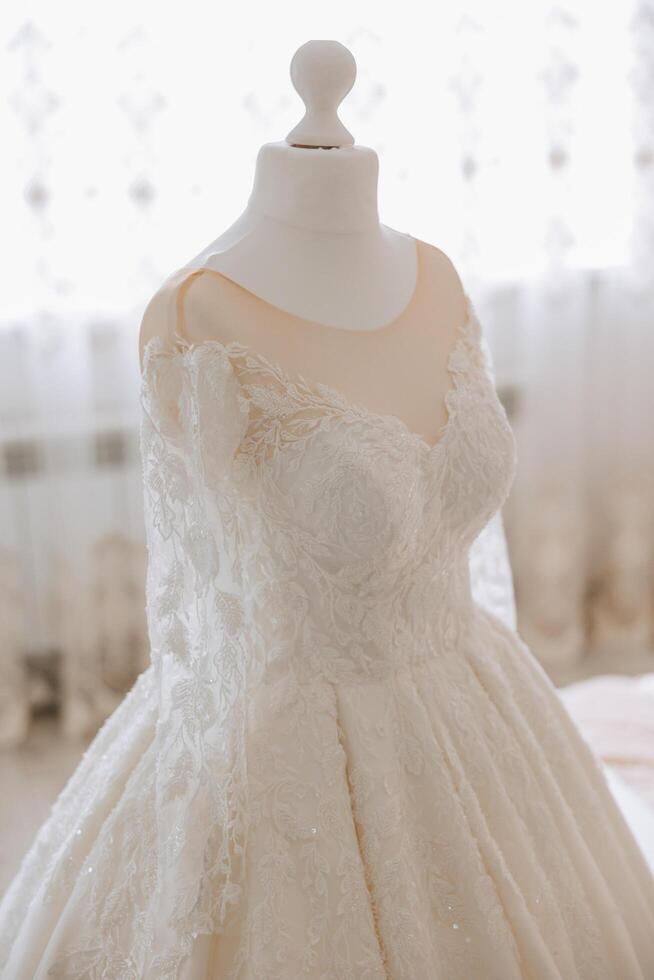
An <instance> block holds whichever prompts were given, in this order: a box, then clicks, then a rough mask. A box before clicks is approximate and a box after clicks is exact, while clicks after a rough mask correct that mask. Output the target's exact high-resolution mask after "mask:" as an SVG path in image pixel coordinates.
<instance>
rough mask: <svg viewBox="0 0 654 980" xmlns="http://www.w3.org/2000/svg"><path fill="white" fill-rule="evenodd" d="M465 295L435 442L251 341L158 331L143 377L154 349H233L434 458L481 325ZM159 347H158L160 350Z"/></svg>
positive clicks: (168, 353) (168, 352) (178, 352)
mask: <svg viewBox="0 0 654 980" xmlns="http://www.w3.org/2000/svg"><path fill="white" fill-rule="evenodd" d="M198 271H201V270H198ZM463 297H464V302H465V309H466V315H465V318H464V321H463V323H462V324H461V325H460V326H459V327H458V329H457V338H456V341H455V343H454V344H453V346H452V348H451V350H450V352H449V354H448V357H447V374H448V375H449V377H450V379H451V382H450V387H449V388H448V390H447V391H446V392H445V394H444V396H443V404H444V407H445V412H446V419H445V422H444V423H443V425H442V426H441V429H440V432H439V433H438V436H437V438H436V440H435V442H433V443H432V442H429V441H428V440H427V439H426V438H425V437H424V436H422V435H420V433H418V432H415V431H414V430H413V429H411V428H410V427H409V425H408V424H407V423H406V422H405V421H404V419H402V418H401V417H400V416H399V415H395V414H393V413H383V412H378V411H375V410H374V409H372V408H368V407H367V406H365V405H362V404H360V403H358V402H356V401H353V400H352V399H350V398H349V396H348V395H346V394H345V392H343V391H342V390H341V389H340V388H337V387H334V386H333V385H330V384H326V383H324V382H322V381H311V380H308V379H307V378H306V377H305V376H304V375H303V374H301V373H300V372H290V371H287V370H286V368H284V367H283V366H282V364H281V363H279V362H277V361H275V360H272V359H270V358H268V357H267V356H266V355H265V354H263V353H261V352H260V351H258V350H257V349H256V348H254V347H251V346H250V345H249V344H243V343H241V342H240V341H238V340H228V341H223V340H219V339H217V338H215V337H212V338H205V339H203V340H198V341H190V340H187V338H186V337H184V336H182V335H181V334H180V333H179V332H178V331H177V330H174V331H173V332H172V339H173V340H174V342H175V344H176V346H175V348H173V349H170V348H166V347H165V346H164V340H163V338H162V337H161V336H159V335H154V336H152V337H150V339H149V340H148V341H147V343H146V345H145V349H144V359H143V371H142V379H143V380H145V378H146V376H147V369H148V365H149V363H150V360H151V358H152V355H153V353H154V352H156V353H158V354H160V355H163V356H164V357H171V358H174V357H178V356H181V357H182V358H183V357H185V356H187V355H189V354H192V353H194V352H198V351H202V350H206V349H208V350H217V351H220V352H222V353H224V354H225V355H226V356H227V357H229V354H230V352H234V353H237V354H239V353H240V354H242V355H245V356H247V357H250V358H252V359H253V360H254V361H255V362H257V363H258V364H259V365H261V366H262V368H263V370H264V371H267V372H269V373H271V374H272V375H273V377H277V379H278V380H279V381H280V382H281V383H282V385H283V386H284V388H286V389H288V388H293V387H295V388H297V387H298V386H299V387H303V388H304V389H305V391H306V392H309V393H313V394H314V395H315V394H318V395H321V396H322V397H323V398H326V399H327V400H328V401H330V402H331V403H332V407H334V408H336V409H337V410H338V411H340V412H341V413H342V414H345V413H347V412H352V413H354V414H355V415H357V416H358V417H359V418H362V419H365V420H367V421H369V422H372V423H375V424H378V425H379V424H381V425H384V426H393V427H394V428H395V429H396V431H399V432H400V433H401V434H402V435H403V437H404V438H406V439H408V440H409V441H410V442H411V443H413V444H415V445H417V446H418V448H419V449H421V450H422V451H423V452H424V453H425V454H426V456H427V457H428V458H430V459H433V458H434V457H436V456H438V455H440V453H441V451H442V450H443V448H444V443H445V440H446V438H447V437H448V436H449V434H450V431H451V429H452V426H453V423H454V418H455V405H454V403H455V399H456V397H457V395H458V394H459V392H460V391H461V371H460V370H459V369H457V360H459V359H460V356H461V354H462V353H463V352H464V351H465V349H466V345H467V343H468V342H469V339H470V334H471V331H472V329H473V327H475V326H476V325H478V322H479V321H478V318H477V314H476V311H475V309H474V306H473V303H472V300H471V299H470V297H469V295H468V293H467V292H466V291H465V289H464V291H463ZM157 348H158V350H156V349H157Z"/></svg>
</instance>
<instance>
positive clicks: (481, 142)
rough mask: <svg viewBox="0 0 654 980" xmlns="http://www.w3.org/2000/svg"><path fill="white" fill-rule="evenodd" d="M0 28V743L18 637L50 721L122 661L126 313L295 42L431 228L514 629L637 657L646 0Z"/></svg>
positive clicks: (172, 252)
mask: <svg viewBox="0 0 654 980" xmlns="http://www.w3.org/2000/svg"><path fill="white" fill-rule="evenodd" d="M327 6H328V7H329V9H328V10H327ZM0 31H1V34H2V41H3V48H4V57H3V59H2V62H1V66H0V72H1V73H2V84H3V89H4V91H5V92H7V93H8V98H7V99H6V100H5V102H4V103H3V104H2V106H0V127H1V130H2V133H3V147H4V149H3V154H2V162H1V163H0V167H1V168H2V178H3V179H2V181H1V182H0V208H1V211H2V214H3V216H4V222H3V225H4V231H3V234H2V237H1V239H0V249H1V250H2V252H1V254H0V259H1V260H2V265H3V269H4V271H5V275H4V277H3V293H2V299H1V300H0V460H1V462H0V466H1V467H2V481H1V484H0V574H1V575H2V576H3V580H4V582H5V583H6V588H5V589H4V598H3V606H4V613H3V616H2V617H1V623H2V625H1V626H0V630H2V637H0V643H1V645H2V648H3V651H4V657H3V659H2V661H1V663H2V664H3V670H4V673H5V676H4V680H3V681H2V682H0V687H3V689H4V691H5V693H7V692H10V691H11V694H10V695H7V703H10V704H11V713H8V712H5V717H6V718H9V717H10V715H11V719H12V720H11V722H10V723H8V730H9V729H10V735H8V736H7V737H11V738H14V737H18V736H17V735H16V733H18V732H21V731H24V727H25V724H26V717H27V709H26V708H25V703H26V702H25V697H23V696H22V695H21V696H20V697H19V696H17V693H16V692H17V691H18V690H19V689H20V690H22V691H23V693H24V692H25V690H26V687H25V682H24V676H25V675H24V672H23V666H22V665H23V659H24V654H25V652H27V653H28V654H29V655H30V656H31V657H32V674H34V672H36V673H37V674H38V672H39V670H40V669H41V666H40V665H42V664H44V663H47V662H48V661H47V658H48V656H50V657H52V656H53V655H60V656H61V655H63V663H64V665H65V666H64V668H63V669H62V668H61V665H59V668H57V669H58V670H59V673H60V674H61V676H63V677H64V678H65V683H64V692H65V695H64V698H65V701H66V704H67V705H68V707H69V711H68V713H67V714H66V715H65V717H66V718H67V725H68V727H69V729H70V731H71V732H75V731H78V730H81V729H83V728H84V726H86V725H88V724H91V723H93V721H94V719H97V717H99V716H101V715H102V714H103V713H106V712H107V711H108V710H109V707H110V705H111V704H112V703H113V701H114V700H115V697H118V696H119V693H120V691H121V690H123V689H124V687H125V686H126V685H127V684H128V683H129V682H130V678H131V677H132V676H134V673H135V672H136V671H137V670H138V669H139V665H140V664H142V662H143V657H144V656H147V650H145V651H144V644H145V643H146V641H145V639H144V635H143V628H142V621H141V620H140V618H139V615H140V614H139V610H140V609H141V602H142V599H141V592H140V587H139V568H140V567H141V566H140V564H139V563H140V562H142V550H139V549H142V544H141V542H142V532H141V501H140V493H141V490H140V469H139V463H138V446H137V424H138V358H137V333H138V326H139V322H140V316H141V313H142V311H143V308H144V306H145V304H146V302H147V300H148V299H149V298H150V296H151V294H152V293H153V291H154V290H155V289H156V288H157V287H158V285H159V284H160V282H161V281H162V279H163V278H164V277H165V276H166V275H168V274H169V273H170V272H171V271H173V270H174V269H176V268H178V267H179V266H180V265H182V264H183V263H184V262H185V261H187V259H188V258H190V257H191V256H192V255H194V254H196V253H197V252H198V251H199V250H200V248H202V247H203V246H204V245H205V244H206V243H208V242H209V241H210V240H212V239H213V238H215V237H216V236H217V235H218V234H219V233H220V232H221V231H222V230H223V229H224V228H226V227H227V226H228V225H229V224H230V223H231V222H232V221H233V220H234V219H235V218H236V217H237V215H238V214H239V213H240V211H241V210H242V208H243V206H244V205H245V202H246V200H247V196H248V194H249V191H250V187H251V180H252V175H253V170H254V161H255V157H256V153H257V150H258V148H259V146H260V145H261V144H262V143H264V142H269V141H273V140H281V139H283V138H284V136H285V134H286V133H287V132H288V131H289V130H290V129H291V128H292V126H293V125H294V124H295V123H296V122H297V120H298V118H299V115H300V114H301V104H300V101H299V99H298V97H297V96H296V94H295V92H294V90H293V89H292V86H291V84H290V79H289V76H288V66H289V62H290V59H291V57H292V55H293V52H294V51H295V49H296V48H297V47H298V46H299V45H300V44H301V43H303V42H304V41H306V40H307V39H309V38H312V37H334V38H338V39H339V40H341V41H342V42H343V43H345V44H346V45H347V46H348V47H349V48H350V49H351V50H352V52H353V54H354V55H355V57H356V59H357V62H358V78H357V82H356V84H355V87H354V89H353V91H352V92H351V94H350V95H349V96H348V98H347V100H346V102H345V103H344V105H343V107H342V116H343V119H344V122H345V124H346V125H347V126H348V128H349V129H350V130H351V131H352V132H353V133H354V135H355V139H356V141H357V142H358V143H361V144H365V145H368V146H372V147H374V148H375V149H376V150H377V152H378V154H379V157H380V188H379V197H380V213H381V219H382V220H383V221H384V223H386V224H388V225H391V226H393V227H395V228H398V229H400V230H403V231H410V232H411V233H412V234H414V235H416V236H417V237H420V238H423V239H426V240H428V241H431V242H432V243H434V244H436V245H438V246H439V247H440V248H442V249H443V250H444V251H445V252H447V254H448V255H449V256H450V257H451V258H452V260H453V261H454V263H455V265H456V266H457V268H458V270H459V272H460V275H461V277H462V279H463V280H464V283H465V285H466V288H467V290H468V292H469V293H470V294H471V296H472V297H473V301H474V302H475V305H476V307H477V309H478V311H479V312H480V315H481V316H482V319H483V321H484V324H485V328H486V332H487V335H488V338H489V342H490V345H491V349H492V352H493V356H494V362H495V369H496V375H497V379H498V386H499V388H500V393H501V395H502V397H503V398H504V399H505V402H506V405H507V408H508V409H509V411H510V414H511V418H512V421H513V424H514V427H515V430H516V435H517V437H518V449H519V467H518V475H517V480H516V485H515V488H514V491H513V493H512V495H511V498H510V500H509V503H508V505H507V508H506V514H505V521H506V525H507V530H508V534H509V545H510V551H511V557H512V561H513V568H514V577H515V585H516V592H517V598H518V612H519V627H520V629H521V632H523V634H524V636H525V638H526V639H527V641H528V642H530V643H531V644H532V647H533V649H534V651H535V652H536V653H537V655H538V656H540V657H541V658H542V660H543V662H544V663H545V664H546V666H548V668H549V669H550V670H552V672H553V673H556V672H558V673H559V674H561V676H563V675H564V674H565V672H566V671H568V670H573V669H577V668H578V667H579V664H583V665H584V667H583V669H585V670H586V669H587V670H593V669H594V667H593V664H595V666H597V665H599V664H600V662H601V663H603V664H604V663H606V662H609V663H610V664H611V665H612V666H613V667H616V668H617V669H621V668H623V667H624V665H625V663H626V662H627V660H628V659H629V658H631V659H629V663H630V664H631V665H632V666H634V665H637V666H634V669H640V666H642V665H643V664H648V663H649V660H648V655H647V650H648V649H650V648H651V646H652V604H653V600H652V596H653V594H654V588H653V585H652V558H653V546H652V541H653V534H652V510H653V509H654V504H653V503H652V501H654V494H653V493H652V489H653V487H652V484H653V483H654V460H653V455H654V453H653V449H652V438H651V430H652V420H653V419H654V411H653V409H654V404H653V400H654V398H653V395H652V391H653V386H652V382H651V379H652V375H653V368H654V350H653V348H654V339H653V337H654V332H653V331H652V318H653V315H654V314H653V311H654V296H653V295H652V293H653V281H654V278H653V276H652V258H653V255H652V253H653V252H654V221H653V216H654V203H653V202H654V193H653V191H654V110H653V109H652V105H653V104H654V102H653V100H652V92H653V89H654V2H652V0H633V2H624V3H612V4H604V5H598V4H591V3H590V2H582V0H564V2H560V3H554V2H548V0H536V2H534V3H531V4H520V3H517V2H509V0H497V2H496V3H494V4H488V3H484V2H482V0H477V2H473V0H461V2H453V3H451V4H447V5H442V7H429V8H427V7H425V5H424V4H422V3H419V2H417V0H409V2H407V3H404V4H402V7H401V10H400V11H398V9H397V7H393V8H392V13H391V10H390V8H385V7H384V5H382V6H381V7H380V6H379V5H378V4H375V3H372V2H362V3H358V4H355V5H352V4H349V3H348V4H346V3H345V2H342V0H338V2H332V3H330V4H329V5H325V11H324V13H323V14H322V15H321V14H320V13H318V14H316V11H315V9H311V10H310V11H309V10H308V9H302V8H300V7H299V5H294V4H291V3H284V2H280V3H277V4H275V5H274V8H273V7H272V6H264V5H257V6H256V7H255V8H251V7H248V6H247V5H245V6H242V7H236V8H232V9H230V12H229V18H228V19H227V17H226V14H225V12H224V11H222V10H220V9H219V8H218V7H217V6H216V5H213V4H209V3H201V2H198V0H190V2H189V3H187V4H186V5H185V6H184V8H183V10H182V9H181V8H179V6H175V8H174V9H173V8H170V9H169V8H166V6H165V5H162V4H156V5H155V4H149V3H144V2H140V0H136V2H133V3H130V4H129V5H127V4H120V3H119V4H115V5H112V6H111V7H109V6H105V7H103V8H98V7H94V8H93V9H91V8H90V7H89V6H88V5H87V4H82V3H81V2H70V3H68V4H66V6H65V8H63V9H62V8H61V7H57V8H55V7H53V6H52V5H48V4H45V3H43V4H40V5H39V4H31V5H30V4H28V5H25V4H18V3H17V2H13V3H12V2H10V3H8V4H6V5H5V6H4V7H3V12H2V15H1V20H0ZM120 650H123V651H129V655H128V656H127V657H126V660H125V662H124V663H122V664H118V665H117V661H118V660H120V653H119V651H120ZM607 657H608V658H609V659H608V661H606V660H602V659H601V658H607ZM53 662H54V661H53ZM53 669H54V668H53ZM48 679H49V678H48V675H47V670H45V672H44V674H43V677H42V678H41V680H43V684H42V685H41V687H40V688H38V690H41V691H42V692H43V691H45V690H46V688H47V683H46V682H47V681H48ZM36 696H37V695H35V694H34V688H32V694H31V697H32V699H34V697H36ZM42 696H43V697H44V698H46V699H47V693H42Z"/></svg>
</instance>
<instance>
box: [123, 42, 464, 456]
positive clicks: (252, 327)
mask: <svg viewBox="0 0 654 980" xmlns="http://www.w3.org/2000/svg"><path fill="white" fill-rule="evenodd" d="M355 74H356V66H355V62H354V58H353V57H352V55H351V53H350V52H349V51H348V49H347V48H345V47H344V46H343V45H342V44H340V43H339V42H337V41H309V42H307V43H306V44H304V45H302V46H301V47H300V48H299V49H298V51H297V52H296V53H295V55H294V57H293V59H292V62H291V79H292V81H293V84H294V86H295V88H296V89H297V91H298V93H299V94H300V96H301V97H302V99H303V100H304V102H305V105H306V113H305V116H304V118H303V119H302V120H301V122H300V123H299V124H298V125H297V126H296V127H295V128H294V129H293V130H292V131H291V133H289V134H288V136H287V137H286V140H285V141H284V142H275V143H267V144H265V145H264V146H262V147H261V149H260V151H259V154H258V158H257V164H256V172H255V178H254V185H253V190H252V193H251V195H250V198H249V201H248V204H247V207H246V208H245V210H244V212H243V213H242V215H241V216H240V217H239V218H238V219H237V221H236V222H234V224H233V225H231V227H230V228H228V229H227V231H225V232H224V233H223V234H222V235H220V236H219V237H218V238H217V239H216V240H215V241H213V242H212V243H211V244H210V245H209V246H207V247H206V248H205V249H204V250H203V251H202V252H201V253H200V254H199V255H198V256H196V257H195V258H194V259H193V260H192V261H191V262H190V263H188V266H196V267H197V266H203V267H204V268H205V269H206V270H208V272H214V273H215V274H213V275H212V274H203V275H200V276H197V277H196V278H194V279H193V281H192V282H191V283H190V284H189V287H188V289H187V290H186V295H185V299H184V304H185V307H184V319H185V325H186V332H187V339H188V340H190V341H192V342H193V343H201V342H203V341H205V340H211V339H218V340H220V341H222V342H229V341H238V342H240V343H244V344H247V345H249V346H251V347H253V348H254V349H256V350H257V351H259V352H260V353H262V354H264V356H266V357H267V358H268V359H269V360H271V361H273V362H274V363H275V364H278V365H280V366H281V367H282V368H283V370H284V371H285V372H287V373H288V374H290V375H301V376H303V377H304V378H306V379H309V380H311V381H314V382H316V383H323V384H326V385H329V386H331V387H334V388H337V389H338V390H339V391H341V392H342V394H344V395H345V397H346V398H348V399H349V400H350V401H351V402H352V403H353V404H357V405H360V406H363V407H365V408H367V409H370V410H372V411H374V412H376V413H380V414H390V415H395V416H397V417H399V418H400V419H401V420H402V421H403V422H404V423H405V424H406V425H407V427H408V428H409V429H411V430H412V431H414V432H416V433H418V434H419V435H421V436H422V437H423V438H424V439H425V440H426V441H427V442H429V443H430V444H434V443H435V442H436V441H437V440H438V437H439V434H440V433H441V432H442V430H443V428H444V426H445V423H446V422H447V413H446V408H445V404H444V397H445V394H446V392H447V391H448V389H449V388H450V387H451V379H450V378H449V376H448V371H447V366H446V362H447V357H448V354H449V351H450V349H451V347H452V346H453V344H454V339H455V336H456V333H457V330H458V328H459V326H460V324H461V323H462V322H463V320H464V318H465V314H466V307H465V296H464V291H463V287H462V285H461V281H460V279H459V276H458V275H457V273H456V270H455V269H454V267H453V265H452V263H451V262H450V260H449V259H448V258H447V256H446V255H445V254H444V253H443V252H441V251H440V250H439V249H437V248H436V247H434V246H432V245H428V244H426V243H424V242H421V241H416V239H414V238H413V237H412V236H411V235H407V234H405V233H402V232H399V231H396V230H394V229H392V228H389V227H387V226H386V225H383V224H381V223H380V221H379V214H378V207H377V177H378V164H379V162H378V158H377V154H376V153H375V151H374V150H372V149H370V148H368V147H361V146H354V145H353V143H354V141H353V138H352V136H351V135H350V133H349V132H348V131H347V129H345V127H344V126H343V124H342V123H341V121H340V120H339V118H338V114H337V110H338V106H339V104H340V102H341V101H342V100H343V98H344V97H345V95H346V94H347V93H348V92H349V91H350V89H351V88H352V85H353V83H354V78H355ZM188 266H186V267H184V269H182V270H180V271H179V272H178V273H176V274H175V275H174V276H173V277H171V280H169V285H170V288H174V287H175V285H176V284H177V281H178V279H179V277H180V276H183V275H184V273H185V270H186V272H188ZM166 302H167V296H166V287H164V288H163V289H162V290H161V291H160V293H159V294H157V296H155V297H154V298H153V300H152V301H151V303H150V304H149V306H148V308H147V310H146V312H145V315H144V318H143V323H142V328H141V352H142V351H143V347H144V345H145V344H146V343H147V341H148V340H149V339H150V337H151V336H152V335H153V334H154V333H155V332H156V331H157V330H160V324H161V321H162V318H161V315H160V312H161V306H160V304H165V303H166Z"/></svg>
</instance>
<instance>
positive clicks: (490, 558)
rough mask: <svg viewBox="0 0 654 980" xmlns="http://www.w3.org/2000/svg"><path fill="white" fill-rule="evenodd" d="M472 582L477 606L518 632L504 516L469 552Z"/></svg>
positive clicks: (496, 518)
mask: <svg viewBox="0 0 654 980" xmlns="http://www.w3.org/2000/svg"><path fill="white" fill-rule="evenodd" d="M470 580H471V585H472V594H473V598H474V599H475V601H476V602H478V603H479V605H480V606H483V607H484V609H487V610H488V611H489V612H491V613H493V615H495V616H497V617H498V619H500V620H501V621H502V622H503V623H504V624H505V625H506V626H508V628H509V629H511V630H515V628H516V620H517V617H516V607H515V594H514V590H513V575H512V573H511V562H510V558H509V549H508V546H507V543H506V534H505V531H504V522H503V519H502V512H501V511H498V512H497V513H496V514H495V516H494V517H493V518H492V519H491V520H490V521H489V522H488V524H487V525H486V527H485V528H484V529H483V531H482V532H481V534H479V535H478V537H477V538H476V539H475V541H474V542H473V544H472V548H471V549H470Z"/></svg>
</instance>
